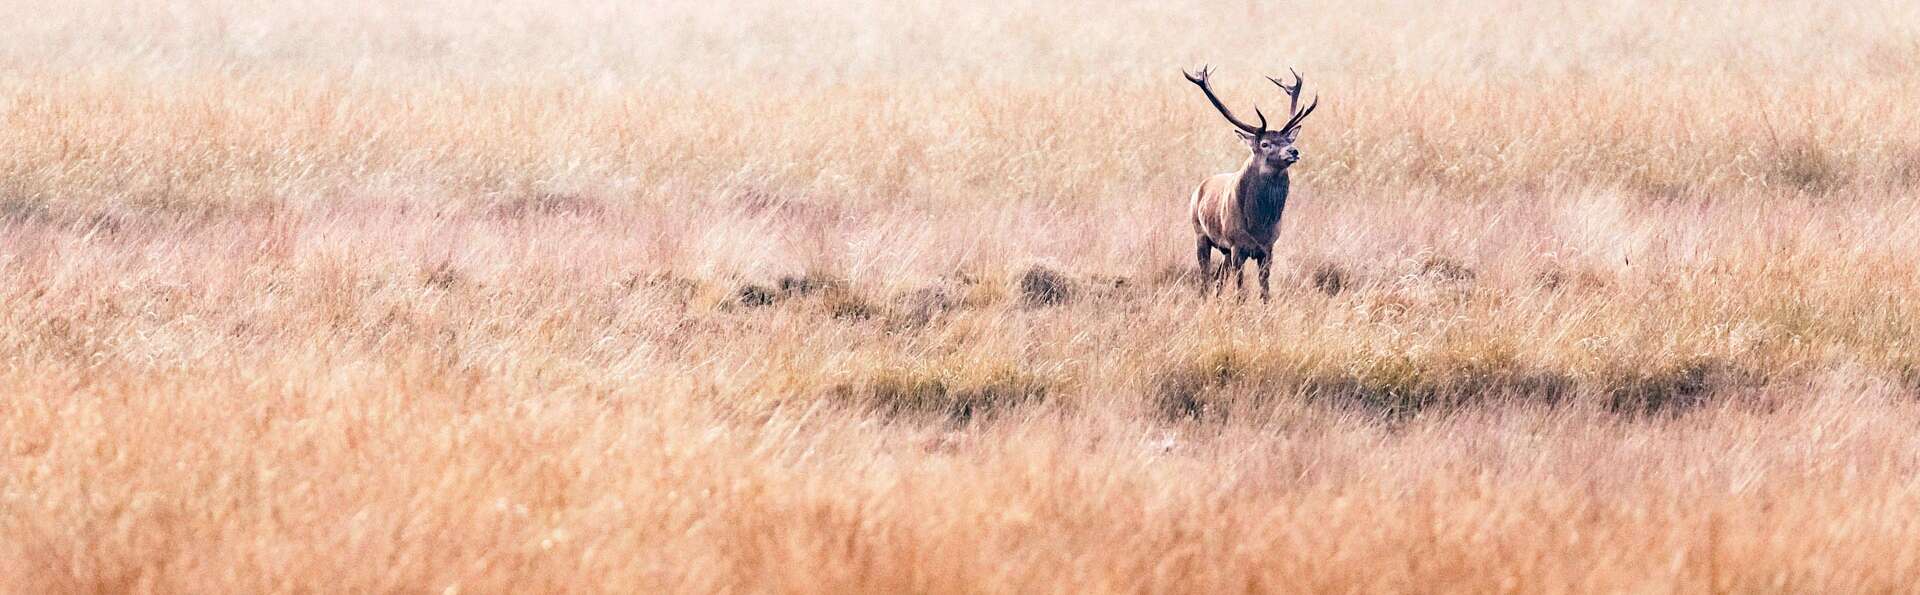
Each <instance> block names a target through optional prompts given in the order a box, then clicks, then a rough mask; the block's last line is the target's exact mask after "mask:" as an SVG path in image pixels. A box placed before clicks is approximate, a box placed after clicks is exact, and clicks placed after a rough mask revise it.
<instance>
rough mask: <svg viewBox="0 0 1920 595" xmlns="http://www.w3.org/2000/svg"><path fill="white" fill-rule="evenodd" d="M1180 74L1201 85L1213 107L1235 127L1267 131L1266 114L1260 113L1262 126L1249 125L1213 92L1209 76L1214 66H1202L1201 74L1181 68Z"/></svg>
mask: <svg viewBox="0 0 1920 595" xmlns="http://www.w3.org/2000/svg"><path fill="white" fill-rule="evenodd" d="M1180 74H1184V75H1186V76H1187V81H1188V82H1191V83H1193V84H1194V85H1196V86H1198V87H1200V92H1201V93H1205V94H1206V95H1207V101H1208V102H1211V103H1213V109H1216V110H1219V111H1220V115H1221V116H1225V117H1226V118H1227V123H1229V124H1232V125H1233V127H1234V128H1239V129H1240V130H1242V131H1244V132H1246V133H1248V134H1253V135H1259V134H1263V133H1265V132H1266V131H1267V116H1266V114H1260V127H1259V128H1255V127H1253V126H1251V125H1248V124H1247V123H1246V122H1244V121H1241V120H1240V118H1237V117H1234V115H1233V110H1230V109H1227V104H1225V103H1222V102H1221V101H1220V96H1218V95H1214V94H1213V84H1212V82H1211V81H1210V80H1209V79H1208V77H1210V76H1212V75H1213V68H1212V67H1210V66H1201V67H1200V73H1199V74H1194V73H1191V72H1187V70H1186V69H1184V68H1182V69H1180ZM1253 110H1254V113H1259V111H1260V107H1259V106H1254V108H1253Z"/></svg>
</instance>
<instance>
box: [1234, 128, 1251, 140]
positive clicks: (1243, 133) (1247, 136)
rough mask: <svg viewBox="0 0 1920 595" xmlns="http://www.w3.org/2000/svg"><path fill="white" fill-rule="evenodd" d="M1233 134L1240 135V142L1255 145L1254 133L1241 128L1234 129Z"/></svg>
mask: <svg viewBox="0 0 1920 595" xmlns="http://www.w3.org/2000/svg"><path fill="white" fill-rule="evenodd" d="M1233 133H1234V134H1237V135H1240V140H1243V141H1246V142H1247V144H1253V138H1254V137H1253V133H1251V132H1247V131H1245V130H1241V129H1239V128H1235V129H1233Z"/></svg>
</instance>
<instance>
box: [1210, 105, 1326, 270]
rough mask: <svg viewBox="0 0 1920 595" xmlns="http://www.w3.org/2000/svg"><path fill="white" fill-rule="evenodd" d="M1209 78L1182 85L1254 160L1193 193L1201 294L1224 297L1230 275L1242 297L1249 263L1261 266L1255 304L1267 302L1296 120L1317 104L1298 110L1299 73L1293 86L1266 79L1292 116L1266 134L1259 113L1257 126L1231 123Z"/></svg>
mask: <svg viewBox="0 0 1920 595" xmlns="http://www.w3.org/2000/svg"><path fill="white" fill-rule="evenodd" d="M1209 74H1211V73H1210V71H1208V70H1207V69H1205V68H1202V69H1200V72H1199V74H1194V73H1187V80H1188V81H1191V82H1192V83H1193V84H1195V85H1198V86H1199V87H1200V91H1201V92H1203V93H1206V95H1207V101H1209V102H1211V103H1212V104H1213V107H1214V109H1217V110H1219V111H1220V115H1222V116H1225V117H1226V119H1227V122H1228V123H1230V124H1233V126H1234V128H1236V129H1237V131H1238V132H1239V134H1240V138H1241V139H1243V140H1245V141H1247V148H1248V149H1250V150H1251V151H1252V152H1253V154H1252V155H1251V156H1249V157H1248V158H1247V162H1246V164H1244V165H1242V166H1241V167H1240V171H1237V172H1229V173H1223V174H1217V175H1214V176H1213V177H1210V178H1207V179H1206V181H1204V182H1201V183H1200V187H1199V188H1196V189H1194V191H1193V199H1192V202H1191V206H1190V211H1191V213H1192V215H1193V233H1194V236H1195V237H1196V239H1195V248H1194V253H1195V254H1194V255H1195V257H1197V258H1198V259H1199V261H1200V278H1201V279H1202V281H1203V285H1202V289H1201V292H1202V293H1205V292H1206V288H1207V287H1212V286H1215V285H1218V287H1219V288H1220V290H1221V291H1225V289H1226V278H1227V276H1229V275H1231V276H1232V277H1233V285H1234V288H1235V289H1238V290H1240V292H1241V295H1245V292H1246V284H1245V282H1244V281H1243V280H1242V278H1243V275H1242V272H1243V271H1244V269H1245V267H1246V263H1247V259H1249V258H1251V259H1253V260H1254V262H1255V263H1257V264H1258V265H1259V266H1260V300H1261V301H1266V300H1267V296H1268V289H1267V278H1268V276H1269V274H1270V273H1271V272H1272V270H1273V242H1274V240H1275V239H1278V238H1279V236H1280V215H1281V213H1283V212H1284V211H1285V210H1286V207H1287V192H1288V190H1289V189H1290V187H1291V185H1292V183H1291V180H1290V179H1289V178H1288V176H1287V168H1288V167H1291V166H1292V165H1293V164H1294V163H1295V162H1298V161H1299V160H1300V150H1299V149H1298V148H1295V147H1294V146H1293V143H1294V140H1295V139H1296V138H1298V137H1299V134H1300V122H1301V120H1303V119H1305V118H1306V116H1307V114H1310V113H1313V110H1314V108H1316V107H1318V106H1319V104H1320V102H1319V100H1318V99H1317V98H1316V99H1315V100H1314V102H1313V104H1312V105H1308V106H1307V108H1306V109H1305V110H1302V109H1300V85H1301V82H1300V75H1299V74H1298V73H1295V74H1294V83H1293V85H1287V84H1286V83H1283V82H1280V80H1279V79H1274V78H1271V77H1269V78H1268V80H1271V81H1273V84H1275V85H1279V86H1280V88H1281V89H1282V90H1284V91H1286V92H1287V96H1288V97H1289V98H1290V99H1291V101H1290V102H1289V103H1290V105H1289V106H1288V111H1289V112H1291V113H1290V114H1288V118H1287V123H1286V125H1285V126H1282V127H1281V128H1280V129H1279V130H1268V129H1267V117H1266V115H1265V114H1259V112H1260V108H1257V107H1256V108H1254V113H1256V114H1259V115H1260V125H1259V126H1254V125H1251V124H1248V123H1246V122H1245V121H1242V120H1241V119H1240V118H1237V117H1234V115H1233V112H1232V110H1229V109H1227V106H1226V104H1224V103H1221V101H1220V98H1219V96H1216V95H1214V93H1213V87H1212V85H1211V84H1210V83H1209V82H1208V79H1207V77H1208V75H1209ZM1215 250H1218V251H1220V252H1221V253H1222V254H1224V255H1225V256H1226V261H1225V262H1223V263H1221V266H1220V268H1219V269H1218V270H1217V271H1216V270H1215V269H1214V268H1213V252H1214V251H1215Z"/></svg>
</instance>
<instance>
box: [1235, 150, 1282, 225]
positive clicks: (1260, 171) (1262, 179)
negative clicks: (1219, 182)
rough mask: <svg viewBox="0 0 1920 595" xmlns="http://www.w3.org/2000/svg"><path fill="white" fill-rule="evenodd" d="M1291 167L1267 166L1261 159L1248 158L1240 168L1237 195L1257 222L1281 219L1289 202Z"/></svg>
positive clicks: (1242, 205)
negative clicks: (1281, 212)
mask: <svg viewBox="0 0 1920 595" xmlns="http://www.w3.org/2000/svg"><path fill="white" fill-rule="evenodd" d="M1290 183H1291V180H1290V179H1289V178H1288V176H1287V170H1285V169H1274V168H1270V167H1267V166H1266V165H1265V164H1263V163H1262V162H1261V161H1260V160H1259V159H1248V160H1247V163H1246V165H1245V166H1243V167H1241V168H1240V187H1239V188H1236V192H1235V193H1234V194H1235V195H1236V198H1238V199H1239V201H1240V209H1241V212H1242V213H1245V214H1246V217H1247V218H1248V219H1249V220H1250V221H1251V222H1254V223H1260V224H1269V223H1272V222H1274V221H1278V220H1279V219H1280V211H1281V209H1283V208H1285V207H1286V204H1287V187H1288V186H1289V185H1290Z"/></svg>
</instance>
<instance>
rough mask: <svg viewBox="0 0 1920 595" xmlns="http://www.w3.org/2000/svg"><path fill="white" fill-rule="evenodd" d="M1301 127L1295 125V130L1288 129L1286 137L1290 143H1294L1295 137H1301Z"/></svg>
mask: <svg viewBox="0 0 1920 595" xmlns="http://www.w3.org/2000/svg"><path fill="white" fill-rule="evenodd" d="M1300 128H1301V127H1300V126H1294V127H1293V130H1288V131H1287V136H1286V137H1285V138H1286V139H1287V143H1288V144H1292V143H1293V141H1294V139H1298V138H1300Z"/></svg>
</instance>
